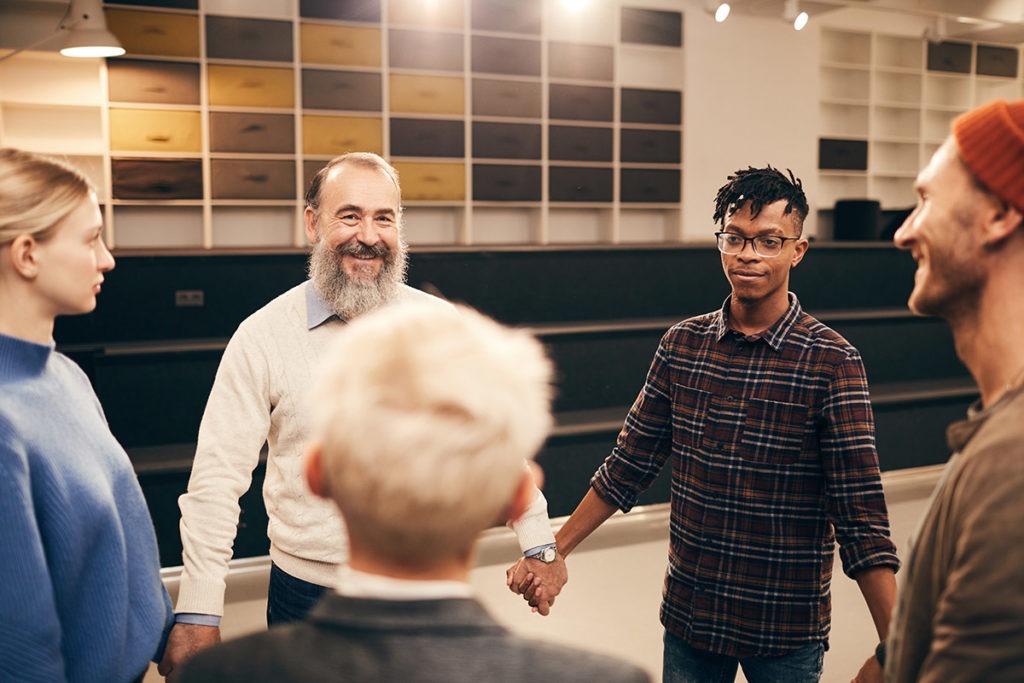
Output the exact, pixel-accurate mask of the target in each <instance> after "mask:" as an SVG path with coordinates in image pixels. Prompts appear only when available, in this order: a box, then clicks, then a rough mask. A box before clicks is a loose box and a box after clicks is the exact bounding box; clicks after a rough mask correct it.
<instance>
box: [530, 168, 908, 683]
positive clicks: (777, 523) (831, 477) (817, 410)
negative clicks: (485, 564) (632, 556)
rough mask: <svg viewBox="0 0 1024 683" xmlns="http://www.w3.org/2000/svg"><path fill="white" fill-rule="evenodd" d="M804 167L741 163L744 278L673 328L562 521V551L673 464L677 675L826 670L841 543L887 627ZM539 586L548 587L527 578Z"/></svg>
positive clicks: (874, 529)
mask: <svg viewBox="0 0 1024 683" xmlns="http://www.w3.org/2000/svg"><path fill="white" fill-rule="evenodd" d="M807 210H808V208H807V199H806V197H805V196H804V192H803V189H802V187H801V184H800V181H799V180H797V179H796V178H795V177H793V174H792V173H790V174H789V177H787V176H786V175H784V174H783V173H780V172H779V171H778V170H776V169H774V168H771V167H767V168H761V169H755V168H749V169H747V170H741V171H737V172H736V174H735V175H732V176H730V177H729V182H728V183H726V184H725V185H724V186H723V187H722V188H721V189H720V190H719V191H718V196H717V197H716V200H715V212H714V220H715V223H716V224H718V225H719V227H720V230H719V232H718V233H717V238H718V247H719V251H721V252H722V256H721V258H722V267H723V269H724V270H725V276H726V279H728V281H729V284H730V285H731V287H732V293H731V294H730V296H729V297H728V298H727V299H726V300H725V303H724V305H723V306H722V308H721V309H720V310H718V311H715V312H713V313H708V314H705V315H701V316H697V317H695V318H691V319H689V320H684V321H683V322H681V323H679V324H678V325H676V326H674V327H673V328H672V329H670V330H669V331H668V332H667V333H666V334H665V336H664V337H663V338H662V341H661V344H660V346H659V348H658V351H657V353H656V355H655V357H654V361H653V363H652V365H651V369H650V371H649V373H648V375H647V381H646V383H645V385H644V387H643V389H642V390H641V392H640V395H639V396H638V397H637V399H636V402H635V403H634V404H633V407H632V409H631V410H630V413H629V415H628V416H627V418H626V422H625V425H624V426H623V428H622V431H621V432H620V434H619V437H618V442H617V444H616V446H615V448H614V450H613V451H612V453H611V455H610V456H608V458H607V459H606V460H605V462H604V464H603V465H602V466H601V467H600V468H599V469H598V471H597V473H596V474H595V475H594V477H593V478H592V479H591V482H590V485H591V488H590V490H589V491H588V492H587V494H586V496H585V497H584V499H583V501H582V502H581V503H580V505H579V507H577V509H576V511H575V512H573V514H572V516H571V517H570V518H569V520H568V521H567V522H566V523H565V525H564V526H563V527H562V528H561V530H560V531H559V532H558V534H556V542H557V546H558V551H559V553H560V554H561V555H562V556H563V557H564V556H567V555H569V554H570V553H571V552H572V551H573V549H574V548H575V547H576V546H577V545H578V544H579V543H580V542H581V541H582V540H583V539H584V538H586V537H587V536H588V535H589V534H590V533H592V532H593V531H594V530H595V529H596V528H597V527H598V526H600V525H601V524H602V523H603V522H604V521H605V520H606V519H608V518H609V517H610V516H611V515H612V513H614V512H615V510H616V509H620V510H623V511H624V512H625V511H628V510H629V509H630V508H631V507H633V505H634V504H635V503H636V500H637V497H638V495H639V494H640V493H641V492H642V491H643V490H645V489H646V488H647V487H648V486H650V484H651V483H652V482H653V481H654V479H655V477H656V476H657V475H658V472H660V471H661V469H662V467H664V466H665V464H666V463H668V462H671V468H672V489H671V490H672V494H671V508H672V519H671V525H670V549H669V565H668V571H667V572H666V576H665V587H664V592H663V596H664V597H663V601H662V608H661V621H662V623H663V624H664V626H665V653H664V666H663V680H664V681H667V682H673V683H675V682H680V681H686V682H688V683H689V682H703V681H725V680H732V679H733V678H734V677H735V672H736V670H737V667H738V666H742V667H743V672H744V675H745V676H746V678H747V680H748V681H749V682H750V683H765V682H773V683H774V682H779V683H804V682H814V681H818V680H820V677H821V667H822V658H823V654H824V650H825V648H826V647H827V642H828V633H829V628H830V616H831V606H830V598H829V583H830V580H831V576H832V563H833V555H834V550H835V543H836V541H838V542H839V545H840V549H841V550H840V552H841V558H842V563H843V569H844V571H845V572H846V574H848V575H849V576H850V577H852V578H853V579H855V580H856V581H857V583H858V584H859V587H860V589H861V592H862V593H863V595H864V598H865V601H866V602H867V605H868V608H869V610H870V612H871V616H872V618H873V621H874V623H875V627H876V629H877V630H878V635H879V637H881V638H885V636H886V635H887V633H888V625H889V616H890V612H891V609H892V605H893V602H894V599H895V592H896V582H895V577H894V574H895V571H896V569H897V568H898V566H899V561H898V559H897V557H896V548H895V547H894V546H893V544H892V541H891V540H890V537H889V521H888V515H887V511H886V505H885V499H884V497H883V495H882V485H881V480H880V477H879V469H878V458H877V455H876V452H875V436H874V418H873V415H872V411H871V404H870V401H869V398H868V386H867V378H866V376H865V372H864V366H863V363H862V361H861V358H860V354H859V352H858V351H857V349H855V348H854V347H853V346H851V345H850V344H849V342H847V341H846V340H845V339H843V338H842V337H841V336H840V335H839V334H837V333H836V332H834V331H833V330H831V329H829V328H828V327H826V326H825V325H823V324H821V323H820V322H818V321H817V320H815V319H814V318H812V317H811V316H809V315H807V314H806V313H804V312H803V310H802V309H801V307H800V303H799V301H798V300H797V298H796V296H795V295H794V294H792V293H791V292H790V291H789V273H790V270H791V269H792V268H793V267H794V266H796V265H797V264H798V263H800V261H801V260H802V259H803V257H804V255H805V254H806V252H807V247H808V242H807V240H806V239H804V238H803V237H801V230H802V228H803V221H804V219H805V218H806V216H807ZM512 588H513V590H516V589H519V590H521V591H522V592H523V593H524V596H525V597H526V598H527V599H531V598H534V599H535V598H536V597H537V596H538V595H540V596H543V594H544V588H543V585H539V586H538V585H534V584H532V583H531V584H528V585H522V584H516V583H515V582H513V585H512Z"/></svg>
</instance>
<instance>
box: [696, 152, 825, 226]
mask: <svg viewBox="0 0 1024 683" xmlns="http://www.w3.org/2000/svg"><path fill="white" fill-rule="evenodd" d="M786 172H787V173H789V177H788V178H787V177H786V175H785V174H784V173H782V171H779V170H778V169H775V168H772V167H771V166H767V167H765V168H754V167H753V166H748V167H747V169H746V170H745V171H744V170H742V169H741V170H739V171H736V173H735V174H733V175H731V176H729V182H727V183H726V184H725V185H723V186H722V187H720V188H719V189H718V194H717V195H716V196H715V215H714V221H715V225H724V224H725V218H726V216H731V215H733V214H734V213H736V212H737V211H738V210H739V209H742V208H743V206H744V205H747V204H749V206H750V215H751V217H752V218H757V215H758V214H759V213H761V209H762V208H764V207H765V206H768V205H769V204H774V203H775V202H777V201H779V200H780V199H785V200H786V209H785V213H787V214H789V213H795V214H796V218H797V220H796V225H797V234H800V233H801V232H803V227H804V219H805V218H807V211H808V208H807V195H805V194H804V188H803V183H801V182H800V179H799V178H797V177H796V176H794V175H793V171H790V170H789V169H788V168H787V169H786Z"/></svg>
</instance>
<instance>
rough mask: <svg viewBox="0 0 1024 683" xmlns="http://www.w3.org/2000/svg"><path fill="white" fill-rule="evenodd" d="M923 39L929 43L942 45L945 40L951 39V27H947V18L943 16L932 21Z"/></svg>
mask: <svg viewBox="0 0 1024 683" xmlns="http://www.w3.org/2000/svg"><path fill="white" fill-rule="evenodd" d="M921 37H922V38H924V39H925V40H927V41H928V42H929V43H941V42H942V41H943V40H945V39H946V38H948V37H949V27H948V26H947V25H946V17H944V16H942V15H941V14H940V15H939V16H937V17H935V19H934V20H933V21H932V23H931V24H930V25H929V26H926V27H925V29H924V33H923V34H921Z"/></svg>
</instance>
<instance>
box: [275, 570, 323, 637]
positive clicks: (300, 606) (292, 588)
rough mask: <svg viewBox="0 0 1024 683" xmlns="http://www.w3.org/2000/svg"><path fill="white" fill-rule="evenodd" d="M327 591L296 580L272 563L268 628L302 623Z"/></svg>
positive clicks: (321, 587)
mask: <svg viewBox="0 0 1024 683" xmlns="http://www.w3.org/2000/svg"><path fill="white" fill-rule="evenodd" d="M325 590H327V589H326V588H325V587H323V586H319V585H317V584H315V583H310V582H309V581H303V580H302V579H297V578H295V577H294V576H292V575H291V574H288V573H286V572H285V571H283V570H282V569H281V568H279V567H278V566H277V565H276V564H274V563H273V562H271V563H270V586H269V587H268V588H267V626H274V625H275V624H287V623H288V622H291V621H302V620H303V619H305V618H306V613H307V612H308V611H309V610H310V608H311V607H313V605H315V604H316V603H317V601H318V600H319V599H320V596H321V595H323V594H324V591H325Z"/></svg>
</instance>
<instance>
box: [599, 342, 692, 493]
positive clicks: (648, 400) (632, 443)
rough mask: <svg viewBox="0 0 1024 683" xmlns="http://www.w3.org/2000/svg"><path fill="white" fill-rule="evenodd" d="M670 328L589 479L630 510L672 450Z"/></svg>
mask: <svg viewBox="0 0 1024 683" xmlns="http://www.w3.org/2000/svg"><path fill="white" fill-rule="evenodd" d="M670 355H671V331H670V332H669V333H666V334H665V336H664V337H663V338H662V340H661V343H660V344H659V346H658V350H657V352H656V353H655V354H654V360H653V361H652V362H651V368H650V370H648V372H647V380H646V381H645V382H644V386H643V389H641V390H640V394H639V395H638V396H637V397H636V401H634V402H633V407H632V408H630V410H629V414H628V415H627V416H626V421H625V423H624V424H623V425H622V430H621V431H620V432H619V436H618V438H617V440H616V444H615V448H613V449H612V452H611V454H610V455H609V456H608V457H607V458H606V459H605V461H604V463H603V464H602V465H601V467H599V468H598V470H597V472H596V473H595V474H594V476H593V477H592V478H591V480H590V485H591V486H592V487H593V488H594V491H595V493H597V494H598V495H599V496H600V497H601V498H602V499H603V500H605V501H607V502H609V503H611V504H613V505H615V506H617V507H618V508H619V509H620V510H622V511H623V512H629V510H630V509H632V508H633V506H634V505H636V501H637V498H638V497H639V495H640V493H642V492H643V491H645V490H646V489H647V488H648V487H649V486H650V485H651V483H652V482H653V481H654V479H655V478H656V477H657V476H658V473H659V472H660V471H661V468H662V467H663V466H664V464H665V460H666V459H667V458H668V456H669V454H670V453H671V450H672V382H671V375H670V363H669V360H668V359H669V358H670Z"/></svg>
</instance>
